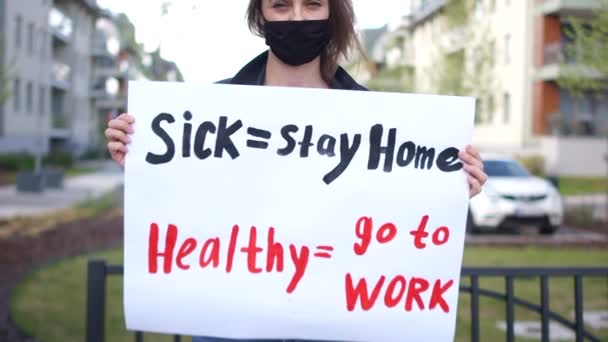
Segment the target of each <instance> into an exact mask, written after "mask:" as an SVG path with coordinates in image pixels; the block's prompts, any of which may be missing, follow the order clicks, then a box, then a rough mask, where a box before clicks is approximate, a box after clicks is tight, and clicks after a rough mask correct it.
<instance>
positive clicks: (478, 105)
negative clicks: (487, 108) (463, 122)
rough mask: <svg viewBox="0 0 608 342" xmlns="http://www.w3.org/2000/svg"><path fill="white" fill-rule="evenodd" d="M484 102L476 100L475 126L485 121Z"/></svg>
mask: <svg viewBox="0 0 608 342" xmlns="http://www.w3.org/2000/svg"><path fill="white" fill-rule="evenodd" d="M482 109H483V102H482V101H481V99H480V98H477V99H476V100H475V124H480V123H482V121H483V119H482V117H481V115H482V114H483V110H482Z"/></svg>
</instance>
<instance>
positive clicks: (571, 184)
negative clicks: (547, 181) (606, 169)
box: [559, 177, 608, 196]
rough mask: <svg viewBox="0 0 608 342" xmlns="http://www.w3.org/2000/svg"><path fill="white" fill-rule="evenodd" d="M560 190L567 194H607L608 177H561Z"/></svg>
mask: <svg viewBox="0 0 608 342" xmlns="http://www.w3.org/2000/svg"><path fill="white" fill-rule="evenodd" d="M559 191H560V193H561V194H562V195H566V196H568V195H583V194H602V193H603V194H605V193H607V192H608V177H560V178H559Z"/></svg>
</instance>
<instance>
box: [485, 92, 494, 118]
mask: <svg viewBox="0 0 608 342" xmlns="http://www.w3.org/2000/svg"><path fill="white" fill-rule="evenodd" d="M487 105H488V112H487V122H488V123H493V122H494V95H489V96H488V104H487Z"/></svg>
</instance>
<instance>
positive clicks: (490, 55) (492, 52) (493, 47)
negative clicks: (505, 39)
mask: <svg viewBox="0 0 608 342" xmlns="http://www.w3.org/2000/svg"><path fill="white" fill-rule="evenodd" d="M488 49H489V51H488V58H489V59H490V60H489V62H490V65H492V66H493V65H494V64H495V63H496V42H495V41H491V42H490V47H489V48H488Z"/></svg>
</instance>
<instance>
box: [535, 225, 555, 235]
mask: <svg viewBox="0 0 608 342" xmlns="http://www.w3.org/2000/svg"><path fill="white" fill-rule="evenodd" d="M558 229H559V226H553V225H551V224H544V225H543V226H542V227H540V230H539V233H541V234H543V235H551V234H555V232H556V231H557V230H558Z"/></svg>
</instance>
